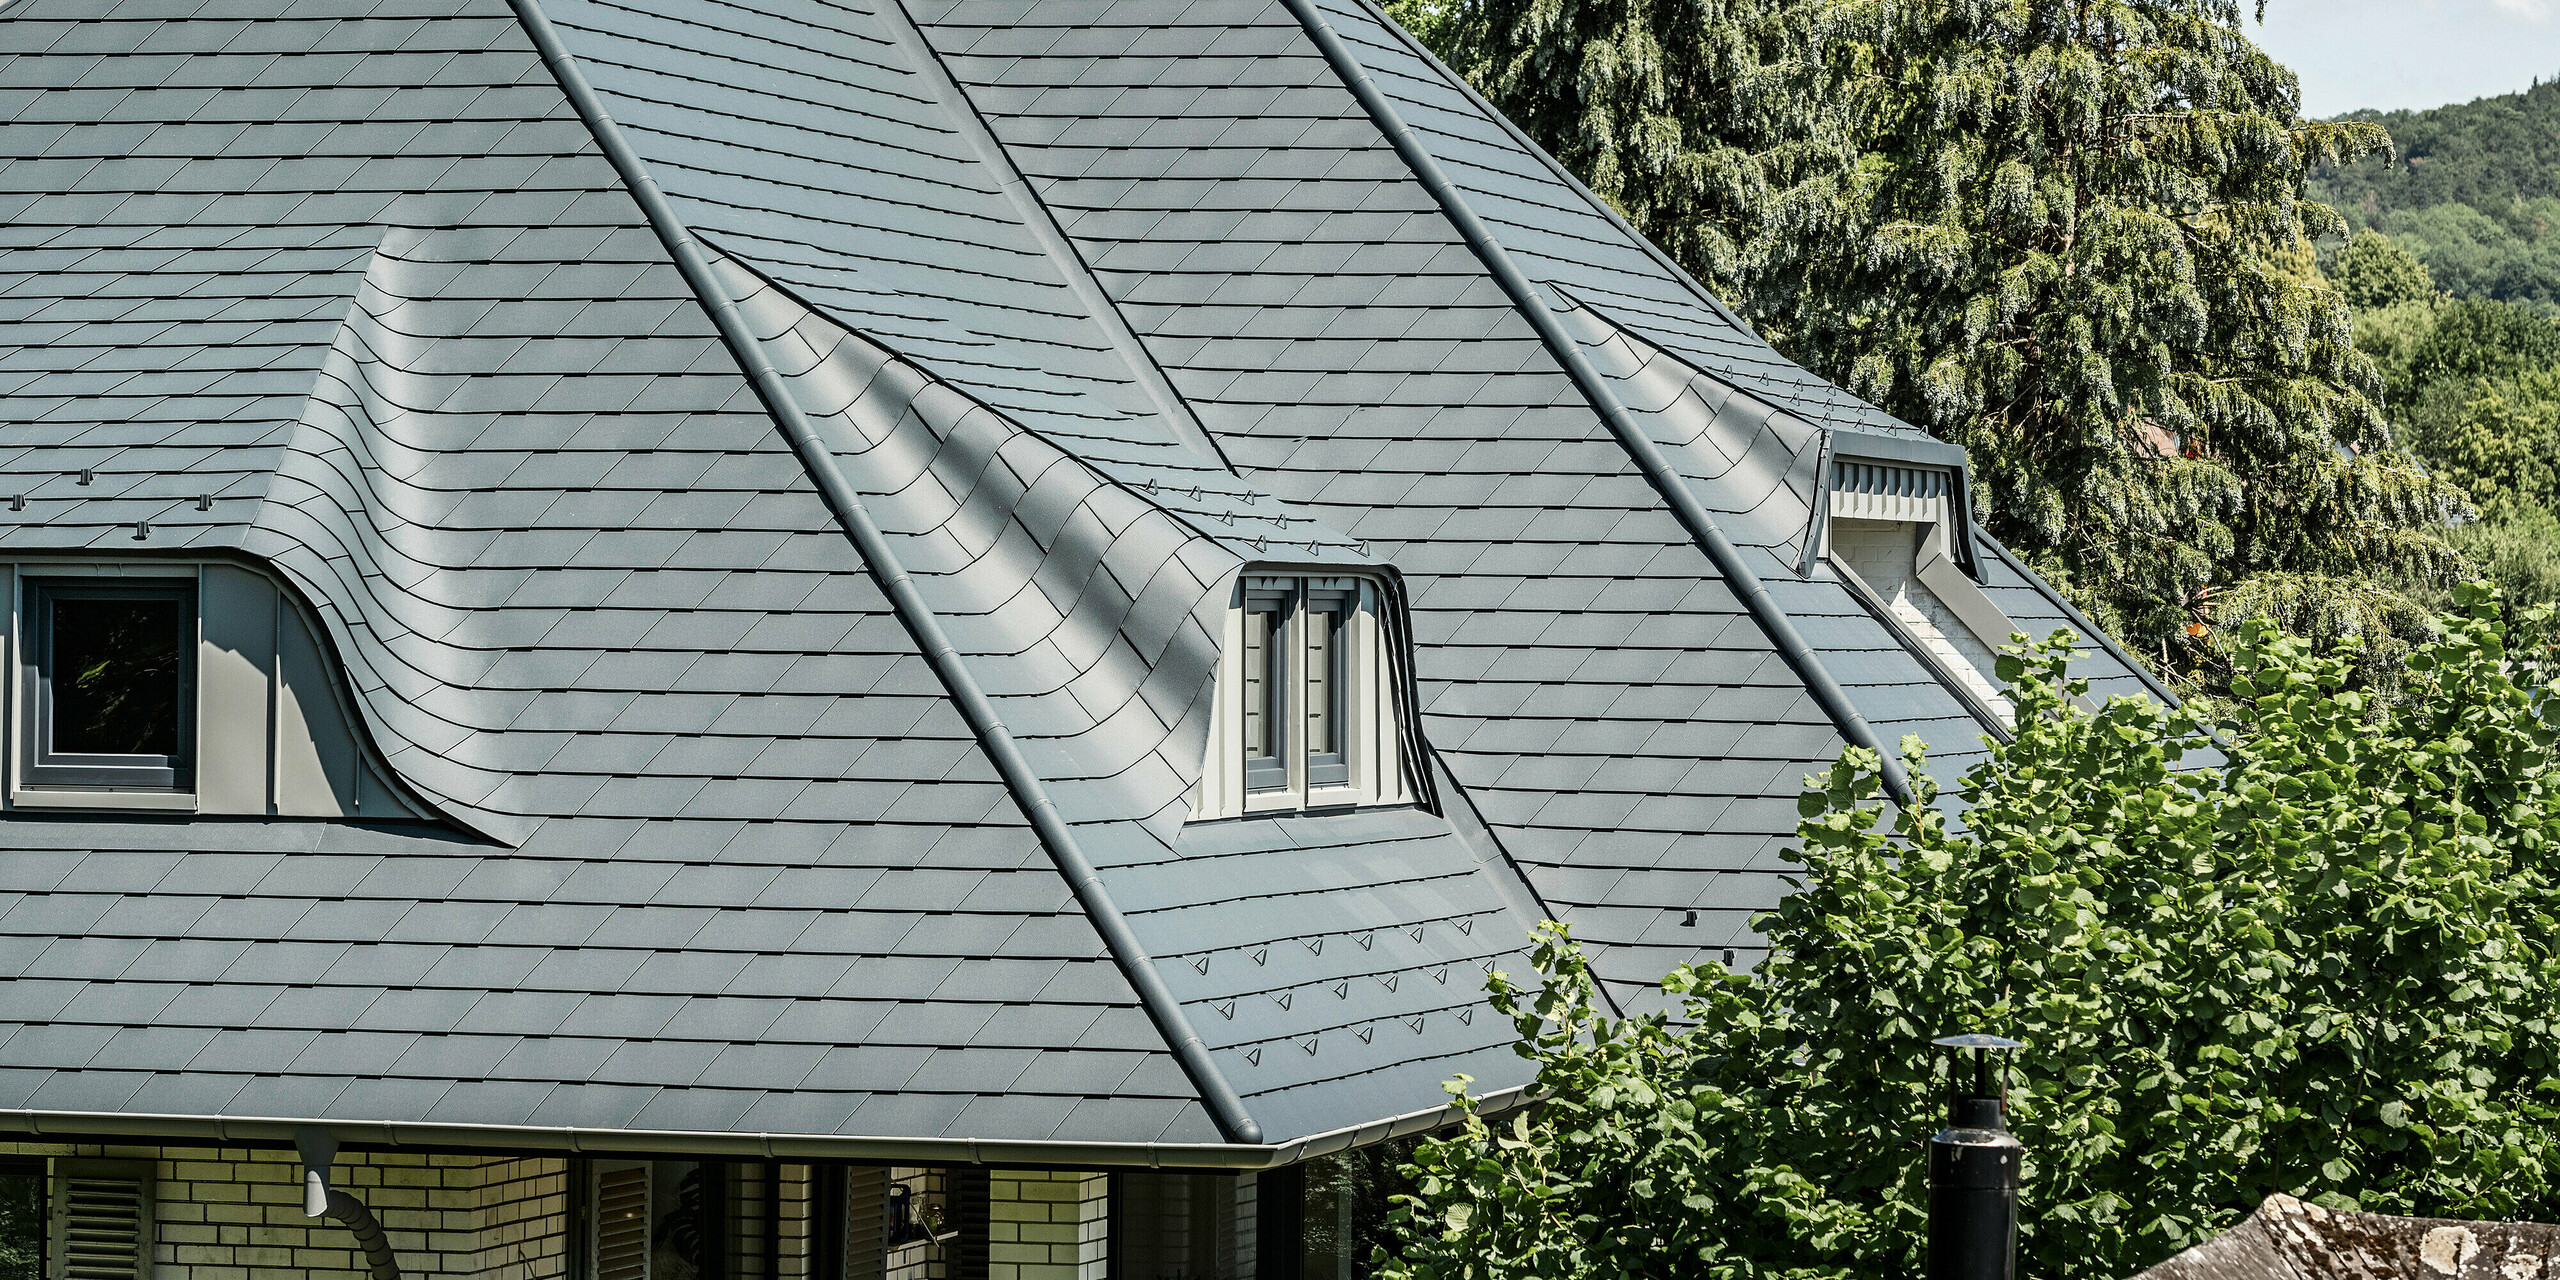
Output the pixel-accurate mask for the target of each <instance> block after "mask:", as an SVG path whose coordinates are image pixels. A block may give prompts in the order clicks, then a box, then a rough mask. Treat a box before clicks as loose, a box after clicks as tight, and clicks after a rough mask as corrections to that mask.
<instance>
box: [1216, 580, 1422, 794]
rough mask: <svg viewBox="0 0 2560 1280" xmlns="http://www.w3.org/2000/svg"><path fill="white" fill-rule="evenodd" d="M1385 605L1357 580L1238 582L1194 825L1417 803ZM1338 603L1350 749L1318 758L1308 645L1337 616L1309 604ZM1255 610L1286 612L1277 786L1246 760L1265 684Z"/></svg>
mask: <svg viewBox="0 0 2560 1280" xmlns="http://www.w3.org/2000/svg"><path fill="white" fill-rule="evenodd" d="M1385 599H1386V596H1385V591H1384V589H1383V586H1382V584H1380V583H1379V582H1378V581H1377V580H1375V579H1373V578H1369V577H1365V576H1361V575H1355V574H1309V573H1246V574H1243V575H1240V576H1239V577H1238V578H1237V579H1236V584H1235V586H1234V588H1233V589H1232V592H1231V594H1230V596H1229V599H1228V608H1227V616H1226V627H1225V631H1224V634H1223V635H1222V636H1221V637H1220V644H1219V651H1218V668H1217V680H1216V686H1215V694H1214V697H1215V703H1214V704H1213V706H1212V708H1211V711H1210V716H1209V744H1208V757H1207V759H1206V760H1205V761H1204V762H1203V766H1202V770H1201V777H1200V782H1199V784H1198V785H1197V786H1196V787H1195V788H1194V789H1193V796H1194V800H1193V805H1192V816H1193V817H1194V818H1202V819H1206V818H1232V817H1242V816H1245V815H1249V814H1264V813H1287V812H1294V811H1300V810H1307V809H1333V808H1347V807H1351V806H1357V805H1381V804H1409V803H1412V801H1413V795H1412V793H1411V790H1410V789H1409V788H1408V787H1407V785H1406V782H1405V770H1404V757H1403V747H1402V743H1401V740H1400V735H1399V733H1398V723H1399V720H1398V716H1397V714H1396V680H1395V676H1394V670H1393V667H1392V665H1391V664H1390V663H1389V662H1388V661H1387V648H1386V647H1387V644H1388V634H1387V628H1386V626H1385V625H1384V623H1383V621H1382V618H1381V609H1382V608H1383V606H1384V603H1385ZM1337 602H1338V603H1339V605H1340V606H1341V613H1342V622H1341V625H1340V645H1339V658H1338V662H1337V663H1336V664H1335V666H1334V669H1335V670H1336V671H1337V672H1338V673H1339V676H1338V681H1339V683H1338V696H1336V697H1333V698H1331V699H1329V701H1330V702H1331V704H1332V708H1333V709H1334V711H1335V714H1336V717H1337V723H1336V724H1335V726H1334V728H1335V733H1336V735H1337V742H1338V745H1339V746H1340V748H1341V750H1340V751H1339V752H1338V753H1311V752H1310V751H1309V750H1308V746H1309V743H1308V740H1307V737H1308V734H1307V718H1306V715H1305V708H1306V707H1307V706H1308V705H1309V700H1310V691H1309V687H1308V674H1309V669H1310V663H1309V662H1308V641H1309V638H1310V636H1311V633H1312V632H1313V630H1314V626H1313V623H1312V621H1311V619H1312V617H1314V616H1316V615H1319V614H1322V613H1326V612H1330V611H1329V610H1324V609H1321V608H1317V609H1310V607H1309V606H1310V605H1317V606H1321V605H1324V604H1326V603H1337ZM1256 605H1260V606H1263V607H1266V608H1268V607H1271V606H1273V605H1277V606H1278V607H1279V609H1280V611H1281V615H1282V621H1281V624H1280V625H1279V626H1277V627H1276V628H1275V631H1276V632H1277V633H1278V635H1279V636H1280V644H1281V653H1282V655H1283V657H1284V659H1285V663H1284V675H1283V684H1282V686H1281V689H1280V694H1281V698H1280V702H1281V712H1280V716H1279V720H1278V725H1277V728H1278V729H1279V738H1280V742H1279V744H1278V749H1279V756H1278V758H1279V761H1280V765H1281V771H1280V773H1281V776H1280V777H1278V778H1276V779H1275V778H1272V777H1270V776H1269V775H1268V774H1267V773H1266V774H1265V775H1264V776H1262V777H1259V778H1254V777H1249V776H1248V770H1247V767H1246V759H1245V752H1246V742H1245V726H1246V723H1247V719H1248V715H1247V710H1246V706H1245V700H1246V697H1247V690H1248V689H1251V688H1253V687H1254V686H1255V683H1256V682H1255V681H1253V680H1252V679H1251V676H1250V673H1249V672H1248V671H1247V670H1246V666H1247V647H1248V646H1247V644H1246V636H1245V627H1246V615H1247V612H1248V611H1249V609H1250V608H1251V607H1253V606H1256ZM1333 754H1338V755H1339V756H1340V759H1339V761H1338V762H1337V761H1328V760H1324V759H1321V758H1320V757H1322V756H1325V755H1333ZM1328 775H1331V776H1328ZM1336 778H1338V779H1339V780H1338V781H1336V780H1335V779H1336ZM1256 783H1259V784H1260V785H1255V784H1256Z"/></svg>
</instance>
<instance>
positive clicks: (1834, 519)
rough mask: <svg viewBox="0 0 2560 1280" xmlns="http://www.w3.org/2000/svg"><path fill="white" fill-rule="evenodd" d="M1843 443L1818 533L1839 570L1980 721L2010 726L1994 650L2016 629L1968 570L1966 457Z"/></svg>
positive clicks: (1928, 448)
mask: <svg viewBox="0 0 2560 1280" xmlns="http://www.w3.org/2000/svg"><path fill="white" fill-rule="evenodd" d="M1838 443H1839V447H1838V449H1837V451H1836V452H1835V454H1834V460H1833V463H1832V467H1831V479H1830V485H1829V490H1828V495H1827V496H1828V502H1827V504H1826V505H1827V508H1828V510H1827V512H1826V513H1825V516H1824V519H1825V526H1824V528H1823V530H1822V547H1823V550H1824V553H1825V556H1826V558H1827V559H1828V560H1829V562H1830V565H1831V568H1832V570H1833V572H1835V573H1837V574H1838V575H1839V577H1840V578H1841V580H1842V581H1844V582H1846V583H1847V584H1848V585H1849V588H1850V590H1851V591H1852V592H1854V593H1856V595H1857V596H1858V597H1859V598H1860V599H1861V600H1862V601H1863V602H1864V603H1865V605H1866V606H1867V608H1868V609H1869V610H1870V611H1871V612H1872V613H1874V614H1875V616H1876V617H1877V619H1878V620H1879V621H1881V622H1883V623H1884V624H1885V625H1886V626H1887V627H1888V628H1890V629H1891V630H1892V631H1893V632H1894V633H1895V635H1896V637H1897V638H1898V639H1900V641H1901V642H1902V644H1903V645H1904V647H1905V648H1907V649H1908V650H1910V652H1911V653H1912V654H1913V655H1914V656H1916V657H1918V658H1919V659H1920V660H1921V661H1922V662H1923V663H1925V664H1926V665H1928V666H1929V667H1930V668H1932V669H1933V670H1934V671H1935V672H1936V673H1937V675H1938V677H1939V679H1940V681H1941V683H1943V684H1945V685H1946V686H1947V687H1948V688H1950V689H1951V690H1953V691H1954V692H1955V693H1956V694H1957V695H1958V696H1959V697H1960V698H1962V699H1963V700H1964V702H1965V703H1966V704H1968V705H1969V706H1970V707H1971V708H1972V709H1973V711H1974V713H1975V715H1976V717H1977V718H1979V719H1981V720H1982V721H1983V722H1984V723H1985V724H1986V725H1988V726H1990V727H1992V728H1995V729H1998V730H2001V731H2006V730H2007V729H2009V728H2010V726H2011V725H2012V724H2013V723H2014V722H2015V720H2016V715H2017V713H2016V709H2015V708H2013V707H2012V706H2011V705H2010V703H2009V698H2008V695H2007V693H2006V692H2005V691H2004V690H2003V689H2002V688H2001V687H2000V684H1999V682H1998V680H1996V679H1995V678H1994V671H1995V666H1996V662H1995V655H1997V654H1998V652H1999V649H2000V646H2002V645H2004V644H2007V643H2009V636H2010V633H2011V632H2012V631H2014V630H2015V629H2016V628H2015V626H2014V625H2013V624H2012V623H2011V622H2010V621H2009V618H2008V617H2007V615H2005V614H2003V613H2002V612H2001V611H2000V608H1999V606H1998V605H1996V604H1994V603H1992V601H1991V598H1990V597H1989V596H1987V595H1985V594H1984V593H1983V590H1982V587H1981V586H1980V584H1978V583H1977V582H1975V581H1974V578H1973V575H1972V573H1971V572H1970V571H1969V570H1970V568H1971V560H1972V556H1971V550H1972V548H1971V537H1972V517H1971V514H1970V513H1969V512H1968V511H1967V510H1966V504H1965V491H1964V470H1963V467H1964V462H1963V455H1962V454H1961V452H1959V451H1956V450H1953V449H1951V448H1949V447H1948V446H1944V445H1936V444H1925V445H1924V444H1919V443H1916V442H1907V441H1878V440H1874V439H1862V438H1859V437H1851V436H1846V435H1843V436H1842V437H1841V438H1840V440H1839V442H1838ZM1868 451H1873V453H1874V454H1875V455H1880V456H1870V455H1869V453H1868Z"/></svg>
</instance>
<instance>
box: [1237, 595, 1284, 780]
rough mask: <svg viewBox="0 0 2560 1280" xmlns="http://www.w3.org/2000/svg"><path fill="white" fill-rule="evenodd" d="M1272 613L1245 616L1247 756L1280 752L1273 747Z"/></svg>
mask: <svg viewBox="0 0 2560 1280" xmlns="http://www.w3.org/2000/svg"><path fill="white" fill-rule="evenodd" d="M1270 661H1271V615H1270V614H1269V613H1266V612H1264V611H1262V610H1260V609H1253V610H1249V611H1247V612H1246V613H1245V615H1244V758H1245V759H1247V760H1259V759H1261V758H1263V757H1265V756H1269V755H1274V754H1277V753H1276V752H1274V751H1272V749H1271V715H1270V709H1271V707H1270V702H1269V698H1270V686H1271V680H1270V670H1269V663H1270Z"/></svg>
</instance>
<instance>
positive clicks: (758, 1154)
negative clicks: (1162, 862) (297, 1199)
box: [0, 1085, 1533, 1173]
mask: <svg viewBox="0 0 2560 1280" xmlns="http://www.w3.org/2000/svg"><path fill="white" fill-rule="evenodd" d="M1532 1088H1533V1086H1529V1085H1521V1086H1518V1087H1516V1088H1510V1089H1502V1090H1497V1091H1495V1092H1493V1093H1489V1094H1486V1095H1484V1096H1483V1097H1482V1098H1480V1099H1479V1100H1478V1110H1479V1112H1480V1113H1483V1114H1494V1113H1497V1112H1502V1111H1508V1110H1511V1109H1512V1108H1515V1107H1518V1106H1520V1105H1522V1104H1523V1103H1525V1102H1528V1101H1531V1100H1532V1093H1531V1090H1532ZM1461 1114H1462V1113H1461V1112H1460V1111H1459V1109H1458V1107H1457V1105H1456V1104H1454V1103H1446V1104H1443V1105H1440V1106H1437V1107H1426V1108H1424V1109H1422V1110H1420V1111H1408V1112H1405V1113H1404V1114H1402V1115H1395V1116H1389V1117H1387V1118H1385V1119H1383V1120H1373V1121H1370V1122H1368V1123H1366V1124H1358V1125H1352V1126H1349V1127H1347V1128H1341V1129H1331V1130H1327V1131H1325V1132H1323V1133H1316V1134H1309V1135H1307V1136H1306V1137H1303V1138H1296V1139H1292V1140H1290V1141H1288V1142H1279V1143H1259V1144H1248V1143H1234V1142H1049V1141H1041V1140H1038V1139H1029V1140H1025V1139H1014V1138H882V1137H858V1136H842V1137H840V1136H835V1135H830V1134H780V1133H720V1132H713V1131H706V1130H692V1129H577V1128H568V1127H534V1126H529V1125H495V1124H428V1123H421V1122H415V1121H405V1120H383V1121H348V1120H292V1119H277V1118H270V1117H244V1116H179V1115H147V1114H129V1113H123V1112H104V1111H34V1110H23V1109H13V1110H6V1111H0V1134H8V1135H11V1136H13V1137H22V1138H29V1139H52V1140H54V1141H57V1142H71V1141H94V1140H100V1139H105V1140H110V1141H114V1142H130V1141H135V1140H157V1141H163V1142H167V1141H182V1142H183V1141H191V1140H192V1141H203V1142H209V1143H214V1144H218V1145H223V1146H242V1145H260V1146H267V1145H272V1146H292V1145H295V1144H296V1143H297V1142H307V1141H309V1140H311V1139H312V1138H313V1137H314V1136H325V1137H327V1138H331V1139H335V1140H336V1141H338V1142H339V1143H342V1144H344V1145H346V1146H350V1147H365V1148H370V1149H378V1150H408V1149H423V1150H468V1151H514V1152H527V1153H552V1154H559V1155H601V1156H632V1157H638V1156H712V1157H721V1158H726V1159H733V1160H787V1161H790V1162H792V1163H795V1164H799V1163H810V1162H826V1161H849V1162H856V1163H870V1164H884V1163H885V1164H924V1165H953V1164H972V1165H1045V1166H1050V1167H1054V1168H1070V1169H1113V1168H1119V1169H1194V1170H1228V1171H1232V1172H1239V1173H1242V1172H1251V1171H1254V1170H1259V1169H1278V1168H1282V1167H1285V1166H1288V1165H1293V1164H1297V1163H1299V1162H1301V1161H1304V1160H1308V1159H1312V1158H1314V1157H1316V1156H1324V1155H1331V1154H1333V1153H1335V1152H1338V1151H1349V1150H1351V1149H1353V1148H1356V1147H1366V1146H1372V1145H1374V1144H1377V1143H1380V1142H1385V1141H1388V1140H1390V1139H1394V1138H1402V1137H1408V1136H1410V1135H1413V1134H1417V1133H1425V1132H1428V1131H1430V1130H1433V1129H1438V1128H1443V1127H1445V1126H1447V1125H1450V1124H1453V1123H1455V1122H1457V1120H1458V1119H1459V1118H1460V1116H1461Z"/></svg>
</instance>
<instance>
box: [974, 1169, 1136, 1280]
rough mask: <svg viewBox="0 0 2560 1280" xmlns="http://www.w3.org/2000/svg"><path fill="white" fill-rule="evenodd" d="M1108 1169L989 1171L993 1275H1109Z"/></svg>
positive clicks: (1046, 1278)
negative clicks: (1080, 1170)
mask: <svg viewBox="0 0 2560 1280" xmlns="http://www.w3.org/2000/svg"><path fill="white" fill-rule="evenodd" d="M1110 1187H1111V1179H1110V1175H1108V1174H1101V1173H1074V1172H1048V1171H1040V1170H1019V1169H998V1170H995V1171H994V1172H992V1173H990V1174H989V1175H988V1176H987V1280H1103V1277H1104V1276H1105V1275H1106V1274H1107V1273H1108V1272H1109V1270H1110V1264H1111V1259H1110V1253H1109V1242H1108V1240H1107V1238H1106V1232H1107V1231H1108V1230H1109V1227H1110V1217H1111V1198H1110Z"/></svg>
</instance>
